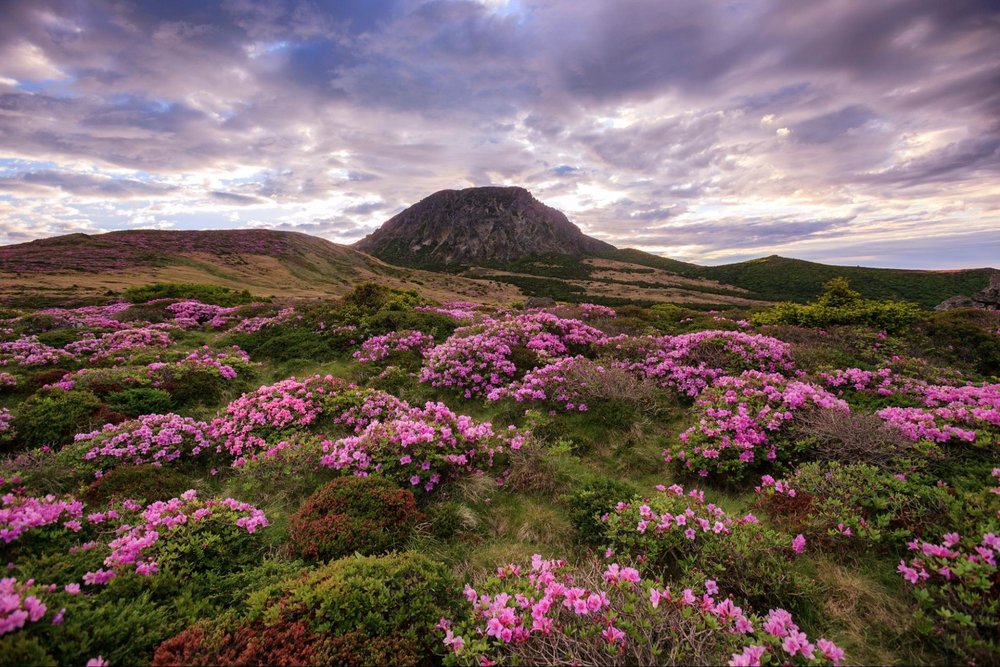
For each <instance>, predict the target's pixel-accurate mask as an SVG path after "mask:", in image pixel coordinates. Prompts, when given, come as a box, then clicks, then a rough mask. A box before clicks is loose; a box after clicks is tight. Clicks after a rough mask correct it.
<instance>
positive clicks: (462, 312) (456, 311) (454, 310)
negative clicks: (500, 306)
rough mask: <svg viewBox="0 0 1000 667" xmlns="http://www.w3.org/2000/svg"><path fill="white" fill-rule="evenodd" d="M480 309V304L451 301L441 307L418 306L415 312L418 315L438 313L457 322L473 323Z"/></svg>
mask: <svg viewBox="0 0 1000 667" xmlns="http://www.w3.org/2000/svg"><path fill="white" fill-rule="evenodd" d="M478 307H479V304H477V303H470V302H468V301H449V302H447V303H443V304H441V305H440V306H417V307H415V308H414V309H413V310H415V311H417V312H418V313H437V314H438V315H444V316H446V317H450V318H451V319H453V320H455V321H456V322H471V321H472V320H474V319H476V308H478Z"/></svg>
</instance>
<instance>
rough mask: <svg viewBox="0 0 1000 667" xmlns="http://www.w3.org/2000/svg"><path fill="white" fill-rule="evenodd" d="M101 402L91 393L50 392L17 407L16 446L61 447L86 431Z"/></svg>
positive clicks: (76, 391)
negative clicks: (75, 435) (77, 434)
mask: <svg viewBox="0 0 1000 667" xmlns="http://www.w3.org/2000/svg"><path fill="white" fill-rule="evenodd" d="M100 407H101V402H100V400H98V398H97V396H95V395H94V394H93V393H92V392H90V391H80V390H74V391H57V390H54V391H48V392H45V393H42V394H36V395H34V396H32V397H31V398H29V399H28V400H26V401H25V402H24V403H22V404H21V405H20V406H18V409H17V412H16V413H15V415H14V428H15V430H16V432H17V443H18V444H20V445H21V446H24V447H40V446H42V445H49V446H52V447H61V446H62V445H65V444H66V443H67V442H70V441H71V440H72V439H73V435H74V434H76V433H80V432H82V431H84V430H86V429H87V427H88V426H90V424H91V418H92V417H93V415H94V413H95V412H96V411H97V410H98V408H100Z"/></svg>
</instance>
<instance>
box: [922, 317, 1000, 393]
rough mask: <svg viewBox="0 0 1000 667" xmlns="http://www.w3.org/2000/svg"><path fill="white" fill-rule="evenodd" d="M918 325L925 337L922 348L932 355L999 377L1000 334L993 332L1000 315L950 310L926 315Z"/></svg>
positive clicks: (997, 324)
mask: <svg viewBox="0 0 1000 667" xmlns="http://www.w3.org/2000/svg"><path fill="white" fill-rule="evenodd" d="M919 328H920V330H921V331H922V332H923V333H924V334H926V336H927V339H928V340H927V341H924V342H925V343H926V344H925V345H924V346H922V347H923V349H925V350H926V351H927V352H929V353H930V354H931V355H933V356H935V357H938V358H940V359H942V360H943V361H945V362H948V363H959V364H963V365H965V366H968V367H971V368H972V369H973V370H975V371H976V372H977V373H979V374H981V375H985V376H987V377H991V376H1000V336H998V335H997V334H996V333H995V332H996V331H997V330H998V329H1000V314H998V313H991V312H988V311H982V310H971V309H968V310H949V311H946V312H943V313H933V314H931V315H928V316H927V318H926V319H925V320H924V321H923V322H921V323H920V326H919ZM928 348H929V349H928Z"/></svg>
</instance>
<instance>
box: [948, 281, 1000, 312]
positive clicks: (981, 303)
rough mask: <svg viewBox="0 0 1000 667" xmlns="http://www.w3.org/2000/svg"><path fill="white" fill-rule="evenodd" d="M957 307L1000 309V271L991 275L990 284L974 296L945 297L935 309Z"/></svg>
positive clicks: (952, 308) (953, 308)
mask: <svg viewBox="0 0 1000 667" xmlns="http://www.w3.org/2000/svg"><path fill="white" fill-rule="evenodd" d="M956 308H982V309H983V310H1000V273H994V274H993V275H991V276H990V284H989V285H987V286H986V287H985V288H983V289H982V290H980V291H978V292H976V293H975V294H973V295H972V296H953V297H951V298H950V299H945V300H944V301H942V302H941V303H939V304H938V305H937V306H935V307H934V310H955V309H956Z"/></svg>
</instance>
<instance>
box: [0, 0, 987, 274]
mask: <svg viewBox="0 0 1000 667" xmlns="http://www.w3.org/2000/svg"><path fill="white" fill-rule="evenodd" d="M3 18H4V20H3V21H0V240H5V241H11V240H23V239H26V238H35V237H39V236H44V235H47V234H52V233H65V232H67V231H73V230H86V231H88V232H92V231H99V230H107V229H119V228H125V227H128V226H129V225H133V224H139V223H140V222H141V223H143V224H146V223H148V221H149V220H152V222H153V223H155V224H168V225H174V226H176V227H178V228H197V227H213V226H215V227H231V226H238V225H250V224H252V225H257V226H267V225H271V226H274V227H276V228H289V229H290V228H296V229H301V230H303V231H311V232H312V233H317V234H321V235H324V236H326V237H328V238H331V239H333V240H349V239H352V238H355V236H354V235H363V233H365V231H366V230H370V229H371V228H373V227H374V226H375V225H377V224H378V223H379V222H380V221H381V220H383V219H384V218H388V217H389V216H390V215H392V213H394V212H396V211H398V210H400V209H402V208H403V207H404V206H406V205H408V204H410V203H413V202H415V201H417V200H419V199H420V198H422V197H424V196H426V195H427V194H429V193H431V192H434V191H436V190H440V189H444V188H459V187H467V186H471V185H487V184H526V185H528V186H530V187H531V189H532V191H533V192H535V194H536V195H537V196H538V197H539V198H540V199H542V200H543V201H546V202H547V203H549V202H551V203H553V205H557V206H559V207H560V208H562V209H564V210H565V211H566V212H567V214H568V215H569V217H570V218H571V219H572V220H574V221H575V222H577V223H579V224H580V225H581V226H582V227H583V228H585V229H586V231H588V233H593V234H595V235H597V236H600V237H601V238H604V239H606V240H608V241H610V242H612V243H615V244H617V245H623V246H624V245H639V246H641V247H643V248H645V249H649V250H656V251H662V252H670V253H678V254H683V255H684V258H686V259H694V260H705V261H716V260H718V259H719V258H725V257H735V256H738V255H739V254H740V253H743V252H750V251H756V250H760V251H761V252H762V254H771V253H772V252H780V253H782V254H795V253H812V254H813V255H812V256H816V257H819V256H823V257H828V256H829V257H835V256H837V248H847V247H854V246H857V245H862V244H866V243H868V244H870V245H871V247H872V248H876V249H878V250H877V252H876V251H873V253H874V254H873V259H872V260H871V261H872V262H876V263H878V262H880V263H888V262H889V261H891V260H892V257H894V256H899V257H907V258H909V259H911V260H912V261H914V262H918V263H922V264H929V263H930V262H931V260H930V259H929V258H928V256H927V255H926V254H921V253H920V252H914V253H909V254H908V253H906V251H905V248H906V247H908V246H907V243H912V244H913V245H912V247H914V248H915V247H917V245H918V241H917V240H912V241H907V240H906V239H905V236H906V235H907V234H909V235H911V236H914V237H915V238H919V239H921V241H919V242H920V243H933V241H927V239H932V240H933V239H937V240H938V241H939V242H940V245H939V249H940V251H939V253H938V256H939V257H942V256H943V257H946V258H949V259H951V260H952V261H953V264H954V265H955V266H960V265H965V264H969V263H972V264H979V263H982V262H981V261H980V259H979V258H980V257H981V256H980V254H977V253H978V251H976V250H974V248H973V245H974V244H970V243H969V242H968V239H967V238H966V237H965V236H962V234H966V235H968V234H975V233H981V234H983V237H984V238H987V237H988V235H989V234H990V233H991V230H993V229H995V228H996V227H997V226H998V225H1000V201H998V199H1000V197H998V195H997V190H996V183H997V178H998V176H1000V173H998V172H1000V158H998V149H1000V124H998V122H997V118H998V117H1000V7H997V5H996V3H994V2H990V1H989V0H978V1H975V0H955V1H954V2H937V1H935V0H887V1H886V2H875V3H859V2H842V1H840V0H814V1H812V2H801V1H800V0H761V1H760V2H754V3H742V2H734V3H715V2H703V1H702V0H677V1H676V2H669V3H665V2H662V1H660V0H621V1H620V2H614V3H581V2H575V1H573V0H547V1H546V2H506V3H497V2H473V1H471V0H385V1H376V0H344V1H340V2H326V1H321V2H316V1H314V0H280V1H271V0H268V1H265V0H223V1H222V2H217V3H204V2H195V1H194V0H178V1H177V2H167V3H155V2H133V3H118V2H111V1H110V0H85V1H83V2H71V1H70V0H10V1H8V2H6V3H5V4H4V9H3ZM5 165H19V166H11V167H5ZM959 232H960V233H959ZM893 253H894V254H893ZM935 261H936V260H935Z"/></svg>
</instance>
